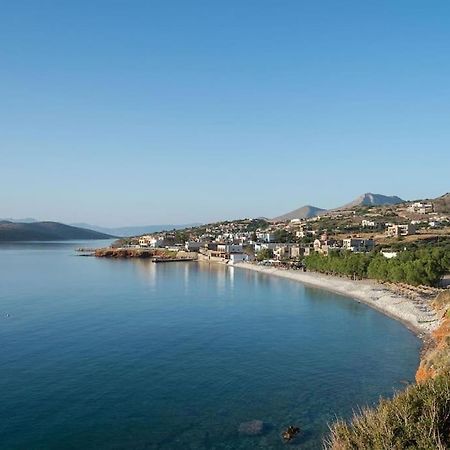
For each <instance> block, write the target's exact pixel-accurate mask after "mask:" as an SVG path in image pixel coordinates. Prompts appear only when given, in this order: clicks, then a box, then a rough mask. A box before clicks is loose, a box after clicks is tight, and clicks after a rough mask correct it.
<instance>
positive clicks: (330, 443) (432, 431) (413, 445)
mask: <svg viewBox="0 0 450 450" xmlns="http://www.w3.org/2000/svg"><path fill="white" fill-rule="evenodd" d="M330 431H331V433H330V436H329V437H328V438H327V440H326V441H325V443H324V447H325V448H327V449H331V450H353V449H354V450H364V449H367V450H368V449H371V450H403V449H411V450H412V449H421V450H444V449H447V448H450V374H449V373H446V374H444V375H441V376H438V377H436V378H434V379H430V380H428V381H426V382H425V383H422V384H416V385H411V386H409V387H408V388H407V389H406V390H405V391H404V392H401V393H398V394H396V395H395V396H394V398H393V399H391V400H386V399H382V400H381V401H380V403H379V405H378V406H377V407H376V408H373V409H371V408H366V409H363V410H361V411H359V412H358V413H356V414H355V415H354V416H353V418H352V420H351V422H350V423H347V422H344V421H342V420H338V421H337V422H336V423H334V424H333V425H331V427H330Z"/></svg>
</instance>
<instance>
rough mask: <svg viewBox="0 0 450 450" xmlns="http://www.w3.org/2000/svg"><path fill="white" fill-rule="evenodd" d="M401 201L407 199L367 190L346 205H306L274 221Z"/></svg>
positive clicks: (394, 203) (304, 217) (305, 217)
mask: <svg viewBox="0 0 450 450" xmlns="http://www.w3.org/2000/svg"><path fill="white" fill-rule="evenodd" d="M399 203H405V200H403V199H401V198H400V197H397V196H396V195H391V196H389V195H383V194H373V193H372V192H366V193H365V194H362V195H360V196H359V197H357V198H355V199H354V200H352V201H351V202H349V203H346V204H345V205H342V206H338V207H337V208H332V209H323V208H319V207H317V206H311V205H305V206H302V207H300V208H297V209H294V210H292V211H289V212H287V213H286V214H281V215H280V216H277V217H274V218H273V219H272V221H274V222H283V221H286V220H293V219H309V218H311V217H316V216H319V215H320V214H326V213H327V212H331V211H340V210H343V209H349V208H355V207H357V206H383V205H397V204H399Z"/></svg>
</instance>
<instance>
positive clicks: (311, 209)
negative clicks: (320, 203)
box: [272, 205, 326, 222]
mask: <svg viewBox="0 0 450 450" xmlns="http://www.w3.org/2000/svg"><path fill="white" fill-rule="evenodd" d="M325 211H326V209H322V208H317V207H316V206H311V205H305V206H302V207H301V208H298V209H294V210H293V211H290V212H288V213H286V214H283V215H281V216H278V217H274V218H273V219H272V220H273V221H275V222H283V221H286V220H292V219H309V218H310V217H315V216H318V215H319V214H320V213H322V212H325Z"/></svg>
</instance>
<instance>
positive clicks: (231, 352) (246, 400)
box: [0, 242, 420, 450]
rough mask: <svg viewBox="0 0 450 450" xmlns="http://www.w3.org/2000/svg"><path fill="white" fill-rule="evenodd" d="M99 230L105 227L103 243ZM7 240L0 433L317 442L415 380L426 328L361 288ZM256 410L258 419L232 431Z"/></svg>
mask: <svg viewBox="0 0 450 450" xmlns="http://www.w3.org/2000/svg"><path fill="white" fill-rule="evenodd" d="M97 244H98V243H97ZM86 245H87V246H91V245H92V243H73V242H71V243H45V244H42V243H29V244H2V245H1V246H0V343H1V346H0V398H1V401H0V448H1V449H23V450H33V449H55V450H56V449H57V450H64V449H96V450H97V449H100V450H102V449H183V450H186V449H253V448H263V449H264V448H267V449H277V448H286V445H285V444H283V443H282V442H281V439H280V432H281V430H282V429H283V428H284V427H286V426H288V425H291V424H296V425H299V426H300V427H301V429H302V436H301V439H299V441H298V442H297V444H296V445H293V446H288V448H302V449H318V448H321V439H322V436H323V434H324V433H326V431H327V423H328V422H329V421H331V420H333V418H334V417H335V416H336V415H338V416H346V417H348V416H349V415H350V414H351V412H352V409H353V408H355V407H356V406H357V405H365V404H372V403H374V402H376V401H377V399H378V398H379V396H380V395H385V396H390V395H392V393H393V390H394V389H396V388H402V387H403V386H404V384H405V383H406V382H411V381H412V380H413V378H414V372H415V369H416V367H417V364H418V359H419V349H420V342H419V340H418V339H417V338H416V337H415V336H414V335H413V334H412V333H411V332H410V331H408V330H407V329H406V328H405V327H403V326H402V325H401V324H399V323H397V322H395V321H394V320H391V319H390V318H387V317H385V316H383V315H381V314H380V313H378V312H376V311H373V310H371V309H369V308H368V307H366V306H365V305H363V304H359V303H357V302H355V301H352V300H350V299H347V298H345V297H341V296H339V295H336V294H332V293H329V292H326V291H323V290H319V289H312V288H307V287H305V286H303V285H301V284H299V283H296V282H293V281H288V280H284V279H277V278H270V277H269V276H267V275H263V274H258V273H254V272H250V271H245V270H239V269H233V268H227V267H222V266H216V265H211V266H209V265H207V264H197V263H173V264H153V263H151V262H149V261H144V260H109V259H95V258H92V257H91V258H89V257H81V256H76V255H75V252H74V248H76V247H79V246H86ZM253 419H258V420H263V421H264V422H265V423H266V424H267V425H266V428H265V432H264V433H263V434H262V435H259V436H254V437H249V436H243V435H241V434H239V432H238V429H239V426H240V424H241V423H242V422H246V421H249V420H253Z"/></svg>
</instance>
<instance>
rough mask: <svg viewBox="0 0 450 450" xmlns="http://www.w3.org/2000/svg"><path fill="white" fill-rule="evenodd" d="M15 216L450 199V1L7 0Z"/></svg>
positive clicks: (6, 106) (6, 87)
mask: <svg viewBox="0 0 450 450" xmlns="http://www.w3.org/2000/svg"><path fill="white" fill-rule="evenodd" d="M0 7H1V12H0V176H1V189H0V217H27V216H31V217H36V218H39V219H54V220H61V221H65V222H69V223H70V222H79V221H83V222H90V223H95V224H99V225H131V224H150V223H154V224H156V223H186V222H193V221H195V222H196V221H213V220H217V219H224V218H237V217H252V216H261V215H265V216H269V217H270V216H274V215H278V214H280V213H284V212H286V211H287V210H290V209H294V208H296V207H299V206H301V205H303V204H306V203H309V204H313V205H316V206H319V207H324V208H326V207H333V206H336V205H339V204H342V203H346V202H348V201H350V200H351V199H353V198H354V197H356V196H357V195H359V194H361V193H363V192H375V193H382V194H388V195H392V194H395V195H399V196H401V197H403V198H406V199H413V198H420V197H426V196H428V197H432V196H438V195H441V194H443V193H444V192H447V191H449V190H450V176H449V172H450V2H449V1H448V0H444V1H431V2H429V1H423V0H421V1H416V0H404V1H401V0H395V1H392V0H385V1H382V0H378V1H375V0H373V1H369V0H367V1H361V0H355V1H345V0H340V1H336V0H333V1H331V0H330V1H320V0H311V1H298V0H292V1H283V0H279V1H276V0H273V1H268V0H238V1H231V0H227V1H210V0H204V1H195V0H190V1H188V0H179V1H171V0H160V1H151V0H148V1H132V0H130V1H125V0H123V1H114V0H108V1H98V0H85V1H81V0H72V1H60V0H58V1H57V0H54V1H46V0H39V1H35V0H33V1H22V0H14V1H7V0H3V1H2V0H0Z"/></svg>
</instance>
